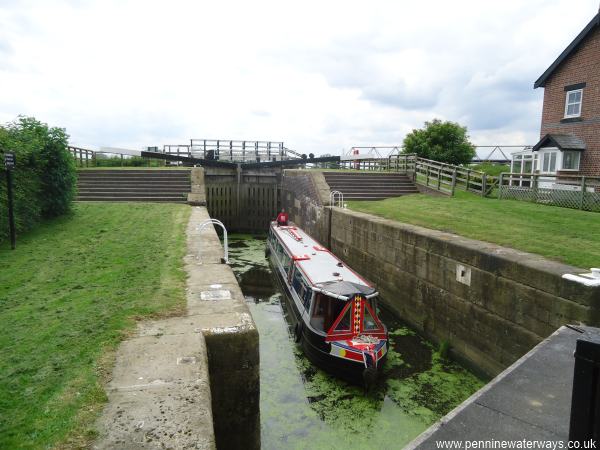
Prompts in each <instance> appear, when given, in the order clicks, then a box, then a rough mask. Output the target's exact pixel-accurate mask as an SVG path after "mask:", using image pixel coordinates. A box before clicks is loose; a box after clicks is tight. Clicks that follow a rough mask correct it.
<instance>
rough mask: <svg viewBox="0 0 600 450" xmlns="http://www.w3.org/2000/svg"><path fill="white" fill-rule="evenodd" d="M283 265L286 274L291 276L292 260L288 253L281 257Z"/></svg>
mask: <svg viewBox="0 0 600 450" xmlns="http://www.w3.org/2000/svg"><path fill="white" fill-rule="evenodd" d="M281 265H282V266H283V270H285V273H286V274H288V275H289V273H290V268H291V267H292V258H290V257H289V255H288V254H287V253H286V252H283V255H282V256H281Z"/></svg>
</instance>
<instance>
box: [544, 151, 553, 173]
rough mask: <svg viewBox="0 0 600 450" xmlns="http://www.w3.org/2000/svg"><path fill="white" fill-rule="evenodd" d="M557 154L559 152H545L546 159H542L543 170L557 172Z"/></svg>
mask: <svg viewBox="0 0 600 450" xmlns="http://www.w3.org/2000/svg"><path fill="white" fill-rule="evenodd" d="M556 154H557V152H548V153H544V159H543V160H542V172H544V173H554V172H556Z"/></svg>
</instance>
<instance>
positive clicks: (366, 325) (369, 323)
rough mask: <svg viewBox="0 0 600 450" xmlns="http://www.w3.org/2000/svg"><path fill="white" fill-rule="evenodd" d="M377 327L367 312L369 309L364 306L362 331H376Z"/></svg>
mask: <svg viewBox="0 0 600 450" xmlns="http://www.w3.org/2000/svg"><path fill="white" fill-rule="evenodd" d="M378 328H379V327H378V326H377V322H375V319H374V318H373V316H372V315H371V313H370V312H369V308H367V306H366V305H365V313H364V319H363V330H377V329H378Z"/></svg>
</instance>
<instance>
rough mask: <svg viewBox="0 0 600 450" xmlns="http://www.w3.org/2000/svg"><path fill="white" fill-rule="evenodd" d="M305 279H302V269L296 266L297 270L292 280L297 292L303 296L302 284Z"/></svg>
mask: <svg viewBox="0 0 600 450" xmlns="http://www.w3.org/2000/svg"><path fill="white" fill-rule="evenodd" d="M303 281H304V280H302V275H301V274H300V271H299V270H298V268H296V270H295V271H294V279H293V280H292V287H293V288H294V290H295V291H296V294H298V296H299V297H302V286H303V284H304V283H303Z"/></svg>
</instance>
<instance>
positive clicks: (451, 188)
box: [450, 169, 456, 197]
mask: <svg viewBox="0 0 600 450" xmlns="http://www.w3.org/2000/svg"><path fill="white" fill-rule="evenodd" d="M455 188H456V169H454V170H453V171H452V186H451V187H450V195H451V196H452V197H454V189H455Z"/></svg>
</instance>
